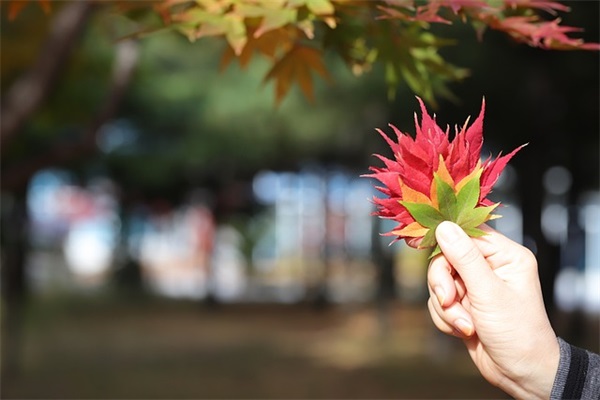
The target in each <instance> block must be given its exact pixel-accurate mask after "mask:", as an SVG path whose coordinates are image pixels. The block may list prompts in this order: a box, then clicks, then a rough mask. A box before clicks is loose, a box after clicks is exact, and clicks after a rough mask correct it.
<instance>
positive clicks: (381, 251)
mask: <svg viewBox="0 0 600 400" xmlns="http://www.w3.org/2000/svg"><path fill="white" fill-rule="evenodd" d="M381 222H382V219H381V218H374V219H373V225H372V228H371V248H372V249H373V262H374V263H375V267H376V268H377V271H376V272H377V275H376V276H377V292H376V304H377V316H378V321H379V331H380V334H381V335H382V336H386V335H387V334H388V333H389V331H390V326H391V323H390V304H391V302H392V301H393V300H394V298H395V297H396V278H395V274H394V258H393V256H392V252H391V251H390V250H389V249H385V248H384V246H383V244H382V241H381V236H380V232H382V227H381V225H382V224H381ZM386 250H387V251H386Z"/></svg>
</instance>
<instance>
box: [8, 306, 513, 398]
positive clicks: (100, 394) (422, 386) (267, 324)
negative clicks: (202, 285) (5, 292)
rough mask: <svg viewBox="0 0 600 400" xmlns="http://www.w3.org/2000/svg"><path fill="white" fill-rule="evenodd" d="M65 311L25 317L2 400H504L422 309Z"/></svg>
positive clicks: (35, 311)
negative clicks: (385, 313) (18, 357)
mask: <svg viewBox="0 0 600 400" xmlns="http://www.w3.org/2000/svg"><path fill="white" fill-rule="evenodd" d="M378 315H380V314H378V313H377V312H376V309H375V308H374V307H359V308H348V307H342V308H337V307H332V308H328V309H324V310H315V309H314V308H311V307H308V306H285V305H244V306H241V305H237V306H220V307H207V306H205V305H201V304H194V303H181V302H157V301H154V300H153V301H150V302H148V301H130V302H128V303H125V304H123V303H122V302H120V303H117V302H115V301H114V300H110V301H107V300H102V301H100V300H98V299H76V301H73V299H69V300H68V301H65V300H63V301H59V302H57V301H47V302H38V303H35V304H33V305H31V306H30V307H29V311H28V315H27V320H26V328H25V332H24V335H23V336H22V338H23V343H22V344H23V353H22V356H23V364H22V370H21V372H20V373H19V374H16V375H15V376H12V377H10V378H9V379H4V381H3V382H2V398H46V399H53V398H61V399H67V398H95V399H116V398H120V399H130V398H148V399H149V398H172V399H176V398H196V399H200V398H261V399H267V398H278V399H282V398H336V399H342V398H478V399H484V398H506V396H505V395H504V394H503V393H502V392H500V391H499V390H497V389H495V388H493V387H491V386H490V385H489V384H488V383H487V382H485V381H484V380H483V379H482V378H481V377H480V376H479V374H478V373H477V371H476V370H475V368H474V367H473V365H472V363H471V360H470V359H469V358H468V356H467V355H466V353H465V352H464V351H463V348H462V343H459V342H458V341H455V340H453V339H451V338H446V337H444V336H442V335H441V334H439V333H437V332H436V331H434V329H433V325H432V324H431V323H430V321H429V319H428V316H427V314H426V310H425V308H424V307H423V308H420V307H409V306H393V307H392V309H391V312H390V314H389V315H390V316H391V318H390V319H389V320H388V323H387V326H388V328H389V329H388V333H387V334H384V333H383V332H382V330H381V327H382V326H386V324H385V323H384V324H382V322H383V321H384V320H382V319H380V318H379V317H378Z"/></svg>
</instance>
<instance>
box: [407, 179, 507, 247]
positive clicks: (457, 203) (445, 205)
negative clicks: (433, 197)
mask: <svg viewBox="0 0 600 400" xmlns="http://www.w3.org/2000/svg"><path fill="white" fill-rule="evenodd" d="M480 177H481V171H479V173H477V174H475V175H474V176H473V177H472V178H471V179H469V180H468V181H467V182H466V183H465V184H464V185H463V186H462V188H460V190H459V191H458V193H457V192H456V191H455V190H454V189H453V188H452V186H450V185H449V184H448V183H447V182H445V181H444V180H442V178H441V177H440V176H439V175H438V174H434V176H433V179H434V182H435V185H436V190H437V198H438V208H437V209H436V208H435V207H432V206H431V205H429V204H424V203H415V202H407V201H401V202H400V203H401V204H402V205H403V206H404V207H406V209H407V210H408V212H409V213H410V215H412V217H413V218H414V219H415V221H417V222H418V223H419V224H421V225H422V226H424V227H426V228H429V231H428V232H427V234H425V236H424V237H423V240H422V241H421V244H420V247H433V248H434V249H433V252H432V253H431V255H430V256H429V258H433V257H434V256H436V255H438V254H440V253H441V249H440V246H439V245H438V243H437V240H436V238H435V229H436V228H437V226H438V225H439V224H440V223H441V222H443V221H452V222H454V223H456V224H457V225H458V226H460V227H461V228H462V229H463V230H464V231H465V232H466V233H467V234H468V235H469V236H471V237H480V236H483V235H485V232H484V231H483V230H481V229H479V228H477V227H478V226H479V225H481V224H483V223H484V222H486V221H488V220H489V219H490V218H491V213H492V211H494V209H496V207H497V206H498V204H494V205H491V206H484V207H477V204H478V203H479V193H480Z"/></svg>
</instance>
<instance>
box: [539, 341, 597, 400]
mask: <svg viewBox="0 0 600 400" xmlns="http://www.w3.org/2000/svg"><path fill="white" fill-rule="evenodd" d="M558 344H559V347H560V361H559V364H558V371H557V372H556V377H555V379H554V385H553V387H552V393H551V394H550V399H551V400H559V399H585V400H599V399H600V355H598V354H595V353H592V352H589V351H587V350H583V349H580V348H578V347H575V346H572V345H570V344H569V343H567V342H565V341H564V340H563V339H561V338H558Z"/></svg>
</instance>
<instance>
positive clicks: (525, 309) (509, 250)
mask: <svg viewBox="0 0 600 400" xmlns="http://www.w3.org/2000/svg"><path fill="white" fill-rule="evenodd" d="M483 229H484V230H485V231H486V232H487V235H485V236H482V237H479V238H470V237H469V236H467V234H466V233H465V232H464V231H463V230H462V229H461V228H460V227H459V226H458V225H456V224H454V223H452V222H447V221H446V222H442V223H441V224H439V226H438V227H437V229H436V232H435V233H436V238H437V241H438V244H439V245H440V248H441V250H442V254H440V255H439V256H437V257H435V258H434V259H433V260H432V262H431V264H430V266H429V271H428V274H427V283H428V287H429V293H430V298H429V301H428V307H429V312H430V314H431V318H432V319H433V322H434V324H435V325H436V327H437V328H438V329H439V330H441V331H442V332H444V333H447V334H450V335H454V336H457V337H460V338H462V339H463V340H464V343H465V345H466V347H467V350H468V352H469V354H470V356H471V358H472V359H473V362H474V363H475V365H476V366H477V368H478V369H479V371H480V372H481V374H482V375H483V377H484V378H485V379H487V380H488V381H489V382H490V383H491V384H493V385H496V386H498V387H500V388H501V389H503V390H504V391H505V392H507V393H508V394H510V395H511V396H514V397H516V398H528V399H531V398H545V399H548V398H549V397H550V393H551V390H552V385H553V382H554V377H555V375H556V371H557V369H558V363H559V358H560V352H559V345H558V341H557V338H556V335H555V333H554V331H553V330H552V327H551V325H550V322H549V320H548V317H547V315H546V311H545V309H544V303H543V299H542V291H541V287H540V283H539V278H538V273H537V261H536V259H535V257H534V255H533V254H532V253H531V252H530V251H529V250H528V249H527V248H525V247H523V246H521V245H519V244H517V243H515V242H513V241H512V240H510V239H508V238H507V237H505V236H503V235H502V234H500V233H498V232H496V231H494V230H493V229H491V228H489V227H487V226H485V227H483Z"/></svg>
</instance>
